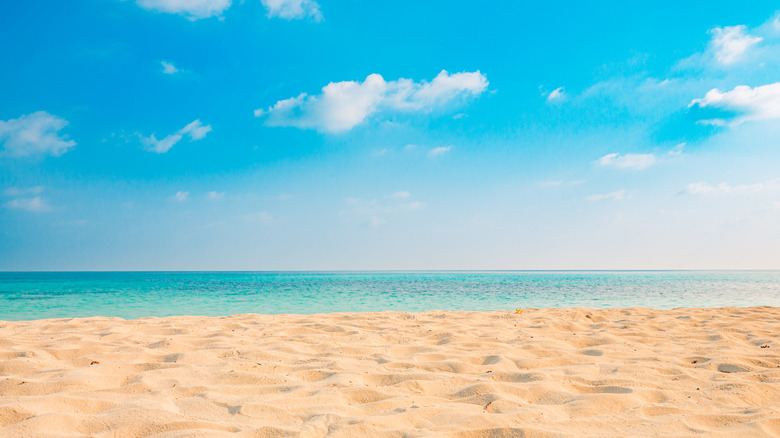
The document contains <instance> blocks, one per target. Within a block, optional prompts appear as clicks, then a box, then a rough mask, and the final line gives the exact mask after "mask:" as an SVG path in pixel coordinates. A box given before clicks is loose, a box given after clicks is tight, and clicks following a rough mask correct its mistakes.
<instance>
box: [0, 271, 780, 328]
mask: <svg viewBox="0 0 780 438" xmlns="http://www.w3.org/2000/svg"><path fill="white" fill-rule="evenodd" d="M576 306H587V307H596V308H598V307H633V306H643V307H653V308H659V309H664V308H674V307H720V306H780V271H766V272H757V271H744V272H737V271H735V272H723V271H717V272H701V271H691V272H685V271H649V272H641V271H637V272H624V271H618V272H601V271H598V272H596V271H585V272H559V271H554V272H45V273H43V272H37V273H31V272H24V273H20V272H0V319H1V320H27V319H42V318H67V317H85V316H95V315H99V316H119V317H122V318H139V317H144V316H170V315H209V316H218V315H231V314H237V313H265V314H280V313H328V312H374V311H383V310H401V311H424V310H432V309H442V310H500V309H503V310H511V309H514V308H517V307H576Z"/></svg>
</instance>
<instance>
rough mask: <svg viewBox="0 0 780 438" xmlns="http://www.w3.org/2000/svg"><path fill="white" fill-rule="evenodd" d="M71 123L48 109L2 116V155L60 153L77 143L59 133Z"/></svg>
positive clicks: (0, 123) (18, 155)
mask: <svg viewBox="0 0 780 438" xmlns="http://www.w3.org/2000/svg"><path fill="white" fill-rule="evenodd" d="M67 125H68V121H67V120H65V119H63V118H60V117H57V116H53V115H51V114H49V113H47V112H46V111H38V112H34V113H32V114H27V115H23V116H21V117H19V118H18V119H10V120H7V121H2V120H0V146H2V149H0V155H5V156H11V157H27V156H31V155H53V156H55V157H57V156H60V155H62V154H64V153H65V152H67V151H68V150H70V149H71V148H72V147H73V146H76V142H75V141H73V140H69V139H68V138H67V136H66V135H61V134H60V133H59V131H60V130H62V129H63V128H65V127H66V126H67Z"/></svg>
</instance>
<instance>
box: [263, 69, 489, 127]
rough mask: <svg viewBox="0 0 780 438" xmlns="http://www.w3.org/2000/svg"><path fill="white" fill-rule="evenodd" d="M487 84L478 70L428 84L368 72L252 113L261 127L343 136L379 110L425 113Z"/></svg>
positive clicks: (444, 76)
mask: <svg viewBox="0 0 780 438" xmlns="http://www.w3.org/2000/svg"><path fill="white" fill-rule="evenodd" d="M487 86H488V81H487V78H486V77H485V75H483V74H482V73H480V72H479V71H476V72H463V73H454V74H449V73H447V72H446V71H444V70H442V72H441V73H439V74H438V75H437V76H436V77H435V78H434V79H433V80H432V81H430V82H428V81H421V82H414V81H412V80H410V79H399V80H397V81H390V82H387V81H385V80H384V78H382V76H381V75H379V74H371V75H369V76H368V77H367V78H366V79H365V81H363V82H356V81H343V82H331V83H330V84H328V85H326V86H325V87H323V88H322V93H321V94H319V95H316V96H309V95H307V94H306V93H302V94H300V95H298V96H297V97H292V98H290V99H285V100H280V101H278V102H276V104H274V105H273V106H271V107H269V108H268V109H266V110H262V109H258V110H255V116H256V117H266V120H265V125H266V126H290V127H296V128H301V129H316V130H318V131H322V132H331V133H336V132H344V131H348V130H350V129H352V128H354V127H355V126H357V125H358V124H360V123H362V122H363V121H364V120H365V119H366V118H368V117H369V116H371V115H373V114H375V113H377V112H380V111H409V112H429V111H432V110H434V109H440V108H445V107H447V106H450V105H455V104H457V103H458V102H459V101H461V100H463V99H464V98H466V97H468V96H478V95H480V94H482V93H483V92H484V91H485V90H486V89H487Z"/></svg>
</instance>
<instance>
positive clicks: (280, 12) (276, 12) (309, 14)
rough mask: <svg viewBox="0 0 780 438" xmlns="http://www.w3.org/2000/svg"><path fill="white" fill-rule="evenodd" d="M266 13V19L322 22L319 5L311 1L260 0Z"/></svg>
mask: <svg viewBox="0 0 780 438" xmlns="http://www.w3.org/2000/svg"><path fill="white" fill-rule="evenodd" d="M261 1H262V3H263V6H265V9H266V10H267V11H268V17H269V18H271V17H279V18H284V19H286V20H294V19H301V18H309V19H311V20H313V21H322V12H320V5H319V3H317V2H315V1H313V0H261Z"/></svg>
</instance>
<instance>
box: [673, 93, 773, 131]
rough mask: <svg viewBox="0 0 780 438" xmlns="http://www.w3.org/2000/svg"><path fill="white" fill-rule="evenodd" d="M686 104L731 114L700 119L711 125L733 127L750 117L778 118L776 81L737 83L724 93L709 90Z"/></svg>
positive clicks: (761, 118)
mask: <svg viewBox="0 0 780 438" xmlns="http://www.w3.org/2000/svg"><path fill="white" fill-rule="evenodd" d="M688 106H689V107H698V108H713V109H717V110H722V111H726V112H728V113H730V114H732V115H733V116H731V117H729V118H714V119H707V120H703V122H704V123H708V124H715V125H730V126H736V125H739V124H742V123H744V122H747V121H751V120H769V119H780V82H775V83H774V84H769V85H764V86H761V87H755V88H751V87H749V86H746V85H740V86H738V87H736V88H734V89H733V90H731V91H726V92H722V91H720V90H718V89H712V90H710V91H708V92H707V94H705V95H704V97H703V98H701V99H694V100H693V101H692V102H691V103H690V105H688Z"/></svg>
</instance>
